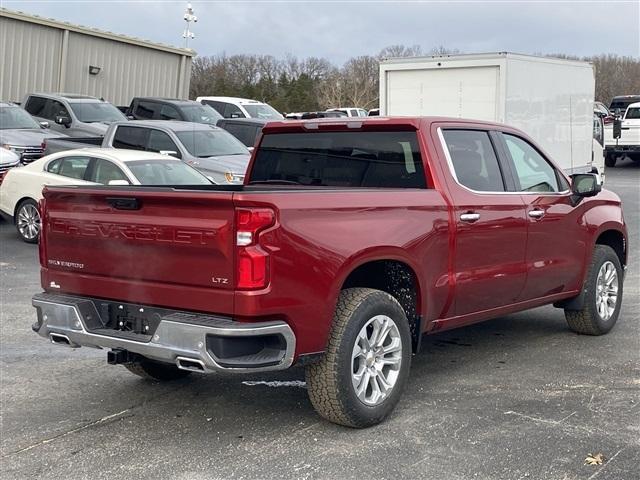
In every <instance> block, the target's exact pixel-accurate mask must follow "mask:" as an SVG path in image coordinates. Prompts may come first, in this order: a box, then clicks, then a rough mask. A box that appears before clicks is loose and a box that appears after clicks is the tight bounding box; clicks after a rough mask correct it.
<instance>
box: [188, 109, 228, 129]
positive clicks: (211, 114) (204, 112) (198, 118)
mask: <svg viewBox="0 0 640 480" xmlns="http://www.w3.org/2000/svg"><path fill="white" fill-rule="evenodd" d="M181 109H182V111H183V113H184V116H185V117H187V120H188V121H189V122H195V123H208V124H209V125H215V124H216V123H218V120H220V119H221V118H222V115H220V114H219V113H218V112H217V111H216V110H215V109H213V108H211V107H210V106H209V105H188V106H184V107H181Z"/></svg>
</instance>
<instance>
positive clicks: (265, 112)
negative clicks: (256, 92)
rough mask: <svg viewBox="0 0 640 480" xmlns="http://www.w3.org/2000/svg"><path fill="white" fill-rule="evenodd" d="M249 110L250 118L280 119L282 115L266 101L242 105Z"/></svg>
mask: <svg viewBox="0 0 640 480" xmlns="http://www.w3.org/2000/svg"><path fill="white" fill-rule="evenodd" d="M242 106H243V107H244V109H245V110H246V111H247V112H249V115H251V118H267V119H269V120H282V119H283V118H284V117H283V116H282V115H281V114H280V113H279V112H278V111H277V110H276V109H274V108H273V107H271V106H270V105H267V104H266V103H260V104H258V105H256V104H250V105H242Z"/></svg>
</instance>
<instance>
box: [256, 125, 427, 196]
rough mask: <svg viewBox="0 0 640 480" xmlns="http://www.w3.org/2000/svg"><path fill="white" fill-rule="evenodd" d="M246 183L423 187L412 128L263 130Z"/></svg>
mask: <svg viewBox="0 0 640 480" xmlns="http://www.w3.org/2000/svg"><path fill="white" fill-rule="evenodd" d="M249 183H252V184H258V183H274V184H293V185H308V186H318V187H361V188H426V182H425V175H424V170H423V166H422V157H421V156H420V149H419V148H418V140H417V134H416V132H360V131H357V132H313V133H280V134H268V135H265V136H264V137H263V139H262V142H261V144H260V147H259V149H258V151H257V153H256V158H255V161H254V165H253V169H252V171H251V179H250V181H249Z"/></svg>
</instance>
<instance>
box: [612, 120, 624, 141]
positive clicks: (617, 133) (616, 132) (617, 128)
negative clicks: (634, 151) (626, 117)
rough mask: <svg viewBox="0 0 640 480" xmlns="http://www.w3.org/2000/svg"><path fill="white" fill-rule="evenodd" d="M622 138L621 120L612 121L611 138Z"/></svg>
mask: <svg viewBox="0 0 640 480" xmlns="http://www.w3.org/2000/svg"><path fill="white" fill-rule="evenodd" d="M621 136H622V120H621V119H620V117H616V118H614V119H613V138H615V139H618V138H620V137H621Z"/></svg>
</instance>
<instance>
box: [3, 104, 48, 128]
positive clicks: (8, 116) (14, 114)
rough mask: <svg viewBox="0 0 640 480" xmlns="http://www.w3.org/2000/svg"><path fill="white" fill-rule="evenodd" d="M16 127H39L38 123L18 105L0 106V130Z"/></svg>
mask: <svg viewBox="0 0 640 480" xmlns="http://www.w3.org/2000/svg"><path fill="white" fill-rule="evenodd" d="M16 128H40V124H38V122H36V121H35V120H34V119H33V117H31V115H29V114H28V113H27V112H26V111H25V110H23V109H21V108H20V107H0V130H9V129H16Z"/></svg>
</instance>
